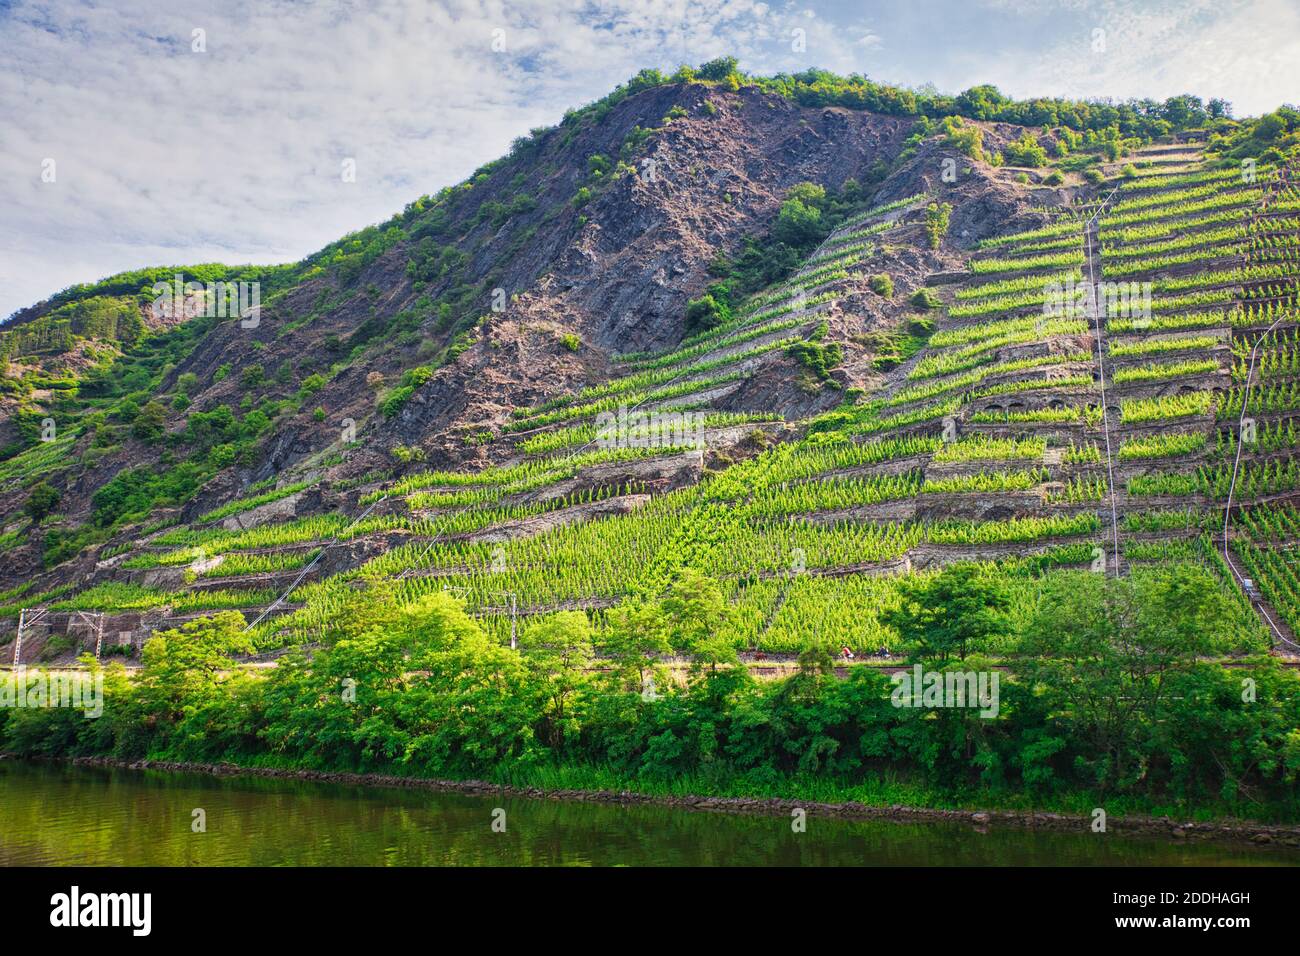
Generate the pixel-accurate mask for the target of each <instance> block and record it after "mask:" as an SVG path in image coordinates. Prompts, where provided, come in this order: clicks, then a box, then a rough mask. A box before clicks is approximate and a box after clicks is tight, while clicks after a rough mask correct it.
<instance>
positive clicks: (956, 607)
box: [880, 563, 1010, 662]
mask: <svg viewBox="0 0 1300 956" xmlns="http://www.w3.org/2000/svg"><path fill="white" fill-rule="evenodd" d="M1009 604H1010V601H1009V599H1008V597H1007V594H1006V590H1005V588H1004V587H1003V586H1002V585H1001V584H1000V583H998V582H996V581H993V580H990V579H988V578H986V577H984V576H983V575H982V574H981V572H980V568H979V566H978V565H976V564H968V563H961V564H950V565H948V567H946V568H944V569H943V570H942V571H940V572H939V573H938V574H937V575H935V576H934V577H930V578H906V579H904V580H903V582H902V583H901V584H900V586H899V606H898V607H896V608H889V609H887V610H886V611H884V612H883V613H882V614H881V615H880V621H881V623H883V624H885V625H887V626H889V627H893V628H894V629H895V630H897V631H898V633H899V636H900V637H902V639H903V641H904V642H905V643H906V644H907V645H909V646H910V647H911V648H912V649H913V651H912V653H913V656H914V657H916V658H918V659H921V660H924V659H926V658H933V659H936V660H938V661H941V662H943V661H947V660H948V659H949V658H951V657H952V656H953V655H954V654H955V655H956V656H957V657H959V658H961V659H963V660H964V659H965V657H966V654H967V653H968V651H970V650H973V649H981V650H983V649H985V648H987V647H988V646H989V643H990V641H991V640H992V639H993V638H994V637H997V636H998V635H1000V634H1002V633H1004V632H1005V629H1006V626H1007V625H1006V621H1005V619H1004V617H1003V613H1004V612H1005V611H1006V610H1007V608H1008V607H1009Z"/></svg>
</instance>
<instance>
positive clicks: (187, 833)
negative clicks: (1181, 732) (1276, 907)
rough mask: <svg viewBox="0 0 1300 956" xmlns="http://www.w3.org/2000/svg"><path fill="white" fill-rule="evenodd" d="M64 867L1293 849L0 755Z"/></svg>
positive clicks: (1226, 855)
mask: <svg viewBox="0 0 1300 956" xmlns="http://www.w3.org/2000/svg"><path fill="white" fill-rule="evenodd" d="M196 810H201V811H203V814H202V819H203V820H204V822H205V825H206V831H205V832H195V829H194V826H195V820H196V819H199V817H198V816H197V815H196V814H195V811H196ZM499 811H504V815H502V813H500V812H499ZM494 822H496V824H497V825H496V827H495V828H494V826H493V824H494ZM503 825H504V832H500V831H501V829H502V826H503ZM70 864H75V865H91V866H102V865H111V866H134V865H155V866H196V865H197V866H213V865H227V866H318V865H330V866H466V865H474V866H554V865H561V866H570V865H571V866H593V865H594V866H607V865H631V866H660V865H681V866H714V865H749V866H788V865H809V866H841V865H850V866H852V865H884V866H889V865H904V864H907V865H974V864H992V865H998V864H1027V865H1139V864H1140V865H1157V866H1180V865H1202V866H1205V865H1209V866H1213V865H1296V864H1300V851H1295V850H1284V849H1280V848H1254V847H1249V846H1243V845H1236V844H1217V843H1185V842H1181V841H1175V840H1173V839H1166V838H1151V837H1135V836H1129V835H1119V834H1115V833H1111V834H1093V833H1078V834H1072V833H1059V832H1046V831H1030V830H1025V829H1016V828H1008V827H992V828H988V829H987V830H986V831H985V832H980V831H978V830H976V829H975V828H973V827H971V826H969V825H965V824H951V823H924V824H918V823H894V822H890V821H845V820H828V819H822V818H818V817H815V816H812V817H809V818H808V820H807V829H806V832H803V833H795V832H793V831H792V828H791V821H790V819H789V818H786V817H776V816H768V817H765V816H740V815H733V814H720V813H701V812H692V811H686V810H676V809H668V808H660V807H648V806H620V805H612V804H592V803H565V802H559V801H552V800H532V799H518V798H500V797H482V796H465V795H462V794H454V793H438V792H433V791H426V790H419V789H394V788H382V787H360V786H350V785H340V784H330V783H315V782H304V781H297V780H288V779H269V778H261V777H240V776H233V777H225V776H223V777H216V776H209V775H206V774H197V773H172V772H162V771H154V770H127V769H111V768H100V767H74V766H70V765H64V764H29V763H24V762H21V761H15V760H3V761H0V865H7V866H14V865H70Z"/></svg>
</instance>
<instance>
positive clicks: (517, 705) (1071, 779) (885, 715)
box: [0, 566, 1300, 817]
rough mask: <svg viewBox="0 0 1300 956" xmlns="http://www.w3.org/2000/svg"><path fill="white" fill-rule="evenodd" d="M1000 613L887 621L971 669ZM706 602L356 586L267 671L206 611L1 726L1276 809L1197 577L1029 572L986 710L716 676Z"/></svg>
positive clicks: (1259, 671) (373, 764)
mask: <svg viewBox="0 0 1300 956" xmlns="http://www.w3.org/2000/svg"><path fill="white" fill-rule="evenodd" d="M1005 604H1006V597H1005V595H1004V594H1002V593H1001V591H1000V586H999V585H998V583H997V582H996V579H992V578H988V577H983V576H981V574H980V572H979V571H978V570H977V569H976V568H974V567H973V566H965V567H958V568H954V569H950V570H949V571H945V572H943V573H942V574H940V575H938V576H936V577H933V578H929V579H918V581H917V582H916V583H915V585H914V586H913V587H912V588H911V589H909V591H908V594H907V600H906V601H905V602H904V604H903V606H902V607H901V608H900V609H899V611H898V612H896V614H895V617H896V619H897V623H898V625H899V626H900V628H902V629H903V630H904V631H905V632H906V633H907V634H908V635H909V637H910V639H911V640H910V643H911V645H912V646H913V648H914V649H915V656H914V657H913V659H914V660H917V661H919V660H921V658H922V657H925V658H926V660H927V664H926V666H927V667H934V668H938V669H943V668H950V669H951V668H952V667H953V664H952V661H953V658H954V657H956V656H957V655H959V654H961V653H963V652H964V653H965V660H964V663H963V664H961V665H960V669H961V670H963V671H971V670H975V671H985V672H987V669H988V667H989V662H988V661H987V660H985V659H983V658H980V657H979V656H978V655H979V654H980V653H982V652H983V651H984V647H985V645H986V642H987V641H988V640H989V639H990V638H991V637H993V636H1000V632H1001V631H1002V630H1003V629H1004V628H1005V622H1004V617H1003V609H1004V607H1005ZM726 610H727V609H726V607H725V603H723V602H722V601H721V597H720V595H719V593H718V592H717V589H716V586H713V585H712V584H711V583H710V582H708V581H706V580H703V579H700V578H699V577H698V576H694V577H690V576H688V577H687V578H684V579H683V580H682V581H681V582H680V584H679V585H678V586H676V587H675V588H674V590H672V591H671V592H670V593H669V594H668V595H666V596H665V597H664V598H663V599H662V600H660V601H650V602H632V603H628V604H625V605H623V606H621V607H620V608H618V609H616V610H615V611H614V612H613V613H612V614H611V615H610V619H609V626H608V627H607V629H606V630H605V631H604V632H603V633H602V635H601V636H600V638H599V639H597V638H596V636H595V635H594V634H593V631H592V628H591V625H590V624H589V623H588V619H587V617H586V616H585V615H584V614H582V613H574V612H568V613H562V614H557V615H554V616H552V617H550V618H546V619H542V620H540V621H538V622H536V623H534V624H533V625H532V626H531V627H529V628H527V629H526V630H525V632H524V635H523V636H522V639H521V648H522V650H521V651H520V652H516V651H513V650H511V649H510V648H508V647H505V646H502V645H500V644H498V643H496V642H494V641H491V640H489V639H488V638H487V637H486V636H485V634H484V632H483V631H482V630H481V629H480V627H479V626H478V624H477V623H475V621H474V620H473V619H471V618H469V617H467V616H466V615H465V614H464V613H463V611H462V610H461V609H460V607H459V605H458V604H457V603H456V602H455V601H454V600H453V599H452V598H451V597H449V596H448V595H447V594H445V593H441V592H435V593H433V594H430V595H428V596H427V597H425V598H423V599H421V600H420V601H418V602H416V603H414V604H411V605H408V606H406V607H405V608H401V607H399V606H398V605H397V604H396V603H394V602H392V601H391V600H383V601H378V600H377V601H374V602H372V604H371V608H370V612H369V613H367V614H366V615H356V616H354V617H353V619H352V621H351V624H350V626H349V627H348V628H347V629H346V631H345V632H343V633H341V634H339V635H338V636H337V639H336V640H335V641H334V642H333V643H332V646H329V647H327V648H324V649H320V650H318V651H316V652H315V653H314V654H313V655H312V656H311V657H308V656H307V655H305V654H302V653H291V654H289V655H288V656H286V657H284V658H281V660H280V661H279V663H278V666H277V667H275V668H274V669H272V670H270V671H269V672H268V673H267V674H266V675H265V676H252V675H250V674H247V673H244V672H241V671H239V670H238V669H237V668H234V667H233V666H232V664H233V662H232V658H233V656H234V655H236V654H239V653H243V652H245V651H246V650H247V647H246V644H245V642H244V639H243V634H242V629H241V621H240V618H239V616H238V615H236V614H219V615H216V616H215V617H213V618H210V619H206V620H203V621H196V622H191V623H189V624H186V625H185V626H184V627H183V628H181V629H179V630H172V631H167V632H164V633H161V634H159V635H157V636H156V637H155V638H154V639H153V640H151V641H150V643H149V644H148V645H147V647H146V650H145V652H144V657H143V661H144V668H143V670H142V672H141V673H140V676H139V678H138V679H137V680H136V681H134V683H132V682H130V681H128V679H127V678H126V676H125V674H124V673H123V672H122V671H121V670H120V668H110V670H109V671H108V673H107V675H106V679H105V696H106V699H107V701H106V707H105V712H104V716H103V717H102V718H100V719H98V720H86V719H84V718H82V717H81V716H80V715H79V714H78V713H77V712H76V711H75V710H71V709H67V708H47V709H41V708H24V709H12V708H5V709H4V710H3V711H0V738H2V746H3V747H4V749H6V750H10V751H15V752H18V753H20V754H24V755H29V756H34V755H62V756H69V755H82V754H113V755H116V756H119V757H140V756H144V755H154V756H160V757H168V758H173V759H187V760H203V761H208V760H223V759H234V760H243V761H254V760H264V759H268V758H269V759H274V760H276V761H279V762H287V763H290V764H294V765H301V766H308V767H316V768H329V769H338V770H356V771H396V772H401V773H411V774H417V775H434V776H437V775H441V776H467V775H487V776H492V777H496V778H498V779H500V778H504V777H506V776H508V775H509V774H510V773H512V772H517V771H521V770H525V769H526V768H529V767H536V766H540V765H554V764H561V763H563V764H582V765H599V766H602V767H605V768H607V770H609V771H610V772H611V773H614V774H616V775H618V776H619V777H620V778H622V779H625V780H629V781H630V780H634V779H635V780H639V781H642V782H647V783H653V782H654V781H669V780H671V779H673V778H676V777H679V776H682V775H692V776H693V777H695V778H696V779H703V780H705V781H714V782H715V783H716V784H717V785H718V786H721V787H725V785H726V782H727V781H729V780H730V781H736V780H746V781H749V782H750V784H751V785H754V784H756V783H758V782H760V781H762V782H765V785H768V786H771V785H774V784H776V783H777V782H779V781H780V780H781V779H782V778H783V777H785V776H788V775H803V776H804V778H805V779H807V778H809V777H814V776H815V777H816V778H819V779H821V780H823V781H825V782H826V783H828V784H831V785H834V784H835V783H845V784H851V783H853V782H856V781H862V780H864V779H867V778H868V777H876V776H878V775H880V774H882V773H886V774H892V775H898V774H903V775H905V776H908V777H910V778H913V779H916V780H918V781H919V782H923V783H925V784H926V785H928V786H929V787H930V788H931V790H932V791H945V792H953V791H957V792H965V793H967V794H969V793H971V792H972V791H975V790H980V791H982V794H983V798H984V799H990V800H996V799H997V798H998V795H999V794H1001V795H1002V796H1003V797H1005V798H1007V799H1013V800H1014V799H1023V798H1022V797H1020V798H1018V797H1016V796H1015V794H1022V795H1032V798H1033V799H1034V800H1035V801H1036V802H1038V801H1047V802H1051V801H1052V800H1053V799H1057V800H1065V799H1068V798H1069V796H1070V795H1071V794H1073V793H1077V792H1079V791H1087V792H1089V793H1091V794H1094V795H1098V796H1103V797H1106V798H1116V799H1125V800H1138V801H1141V800H1151V801H1169V800H1175V801H1186V802H1189V803H1192V804H1199V805H1203V806H1204V805H1212V806H1217V807H1225V806H1226V807H1236V806H1240V805H1241V804H1239V803H1238V802H1237V801H1238V799H1239V798H1242V797H1245V796H1249V798H1250V800H1251V812H1252V813H1253V814H1256V815H1259V814H1269V813H1271V814H1272V815H1275V816H1279V817H1284V816H1294V815H1295V814H1296V810H1297V808H1296V806H1295V801H1294V790H1293V787H1294V781H1295V777H1296V774H1297V771H1300V741H1298V740H1297V736H1298V735H1297V732H1296V731H1295V729H1294V728H1295V727H1296V726H1297V724H1300V681H1297V678H1296V677H1295V676H1294V675H1291V674H1288V673H1286V672H1285V671H1284V670H1283V669H1282V668H1281V667H1279V666H1278V665H1277V664H1276V662H1274V661H1271V660H1269V659H1267V658H1261V659H1258V660H1253V661H1251V662H1249V666H1248V667H1246V668H1243V669H1237V670H1227V669H1224V668H1223V667H1221V666H1220V665H1218V664H1217V663H1211V662H1207V661H1205V660H1204V659H1203V657H1204V656H1205V655H1212V654H1214V653H1217V652H1218V651H1219V650H1220V648H1219V647H1217V645H1216V643H1215V638H1214V635H1215V634H1216V633H1222V631H1223V627H1222V624H1223V623H1224V616H1225V615H1226V614H1227V610H1226V608H1225V607H1224V599H1223V597H1222V596H1221V591H1220V590H1219V588H1218V586H1217V583H1216V582H1214V581H1213V579H1212V578H1211V577H1210V576H1208V575H1207V574H1206V573H1203V572H1196V571H1192V570H1177V571H1173V572H1164V573H1161V574H1159V575H1149V576H1140V575H1137V574H1135V576H1134V578H1133V579H1131V580H1121V581H1116V580H1112V579H1108V578H1106V577H1105V576H1104V575H1087V574H1085V575H1082V577H1080V576H1079V575H1077V574H1076V575H1071V576H1069V577H1058V576H1056V574H1049V575H1048V576H1047V577H1046V578H1045V579H1044V582H1043V587H1042V591H1041V596H1040V597H1039V599H1038V604H1037V610H1036V611H1034V612H1033V613H1032V614H1031V617H1030V622H1029V625H1028V628H1027V630H1026V632H1025V635H1024V637H1023V640H1022V643H1021V645H1020V647H1019V649H1018V651H1017V652H1016V653H1015V654H1013V655H1012V657H1011V666H1010V668H1009V669H1008V670H1006V671H1003V672H1002V680H1001V681H1000V684H999V687H998V699H997V708H996V711H997V713H996V716H995V717H989V716H988V715H987V708H985V711H986V716H983V717H981V716H980V710H978V709H975V708H971V707H967V708H962V707H940V708H907V707H898V706H895V705H894V702H893V700H891V697H892V696H893V695H894V692H895V689H894V687H893V686H892V683H891V681H890V679H889V677H888V676H887V675H885V674H883V673H880V672H878V671H876V670H875V669H872V668H865V667H855V668H851V669H850V671H849V674H848V676H847V678H843V679H841V678H837V677H836V676H835V675H834V671H833V667H832V660H831V655H830V649H828V648H824V647H811V648H808V649H807V650H806V651H805V652H804V653H803V654H802V655H801V656H800V659H799V669H798V671H797V673H795V674H794V675H793V676H791V677H789V678H786V679H784V680H778V681H773V682H770V683H759V682H757V681H755V679H754V678H753V677H752V676H751V675H750V673H749V672H748V671H747V670H746V669H745V668H740V667H729V666H719V665H720V664H725V662H726V660H727V658H728V657H730V649H729V648H727V647H724V648H721V649H718V648H715V647H713V646H712V643H713V642H712V638H711V634H712V633H713V630H712V629H713V627H714V624H715V622H716V620H717V615H718V614H722V613H726ZM672 647H675V648H679V649H680V650H682V651H684V652H687V653H692V654H694V655H695V656H696V660H697V663H696V666H695V667H694V668H693V669H692V671H691V673H690V676H689V678H688V680H687V681H686V682H685V683H684V684H678V683H677V682H674V681H670V680H668V679H666V677H665V675H664V674H663V673H662V671H661V665H660V664H659V663H658V662H657V661H656V659H655V658H656V657H657V656H658V655H660V654H662V653H664V652H666V651H667V650H668V649H669V648H672ZM715 652H717V653H715ZM597 655H599V656H600V658H601V660H600V665H601V666H599V667H592V666H591V665H592V664H593V662H594V661H595V660H596V657H597ZM1244 678H1249V679H1250V681H1252V682H1253V683H1252V684H1250V685H1249V687H1250V693H1243V691H1242V688H1243V686H1245V685H1243V679H1244ZM1269 804H1271V807H1270V806H1269ZM1130 805H1131V804H1130Z"/></svg>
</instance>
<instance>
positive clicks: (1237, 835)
mask: <svg viewBox="0 0 1300 956" xmlns="http://www.w3.org/2000/svg"><path fill="white" fill-rule="evenodd" d="M0 758H3V759H17V760H27V759H28V758H22V757H15V756H14V755H10V754H0ZM40 762H50V763H67V764H71V765H74V766H85V767H108V768H120V769H129V770H157V771H164V772H173V773H203V774H210V775H214V776H227V777H228V776H250V777H261V778H272V779H283V780H299V781H307V782H316V783H331V784H339V785H346V786H363V787H385V788H405V789H424V790H429V791H434V792H442V793H460V794H465V795H470V796H492V795H500V796H504V797H518V798H527V799H539V800H554V801H564V802H572V803H583V802H587V803H601V804H622V805H629V806H633V805H641V806H660V807H666V808H671V809H679V810H691V811H700V812H714V813H729V814H750V815H766V816H784V817H789V816H791V815H792V814H793V812H794V811H796V810H802V811H804V812H805V813H806V814H807V816H808V817H810V818H817V817H822V818H830V819H843V820H889V821H894V822H900V823H902V822H908V823H926V822H943V823H956V824H965V825H969V826H972V827H976V828H987V827H991V826H999V827H1017V828H1023V829H1042V830H1052V831H1057V832H1062V833H1067V832H1068V833H1089V832H1092V827H1093V816H1092V814H1079V813H1065V812H1053V811H1043V810H1014V809H997V808H991V809H963V808H946V807H926V806H907V805H902V804H890V805H879V806H875V805H869V804H866V803H862V802H858V801H843V802H826V801H813V800H800V799H797V798H789V797H754V796H728V795H700V794H678V793H648V792H638V791H635V790H609V789H582V788H570V787H553V786H552V787H546V786H531V785H527V784H526V783H498V782H492V781H486V780H443V779H432V778H424V777H407V776H400V775H394V774H381V773H347V772H336V771H323V770H307V769H299V768H290V767H266V766H243V765H239V764H233V763H191V762H184V761H169V760H121V759H117V758H112V757H73V758H67V759H54V758H44V759H43V760H41V761H40ZM1106 832H1107V833H1124V834H1132V835H1143V836H1164V837H1168V838H1171V839H1175V840H1190V841H1200V840H1213V841H1227V842H1233V843H1248V844H1252V845H1255V846H1269V845H1277V846H1284V847H1293V848H1294V847H1300V825H1281V824H1266V823H1258V822H1252V821H1249V820H1236V819H1215V820H1208V821H1206V820H1182V819H1175V818H1172V817H1169V816H1159V817H1157V816H1147V815H1142V814H1123V815H1120V814H1112V815H1109V816H1108V818H1107V819H1106Z"/></svg>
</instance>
